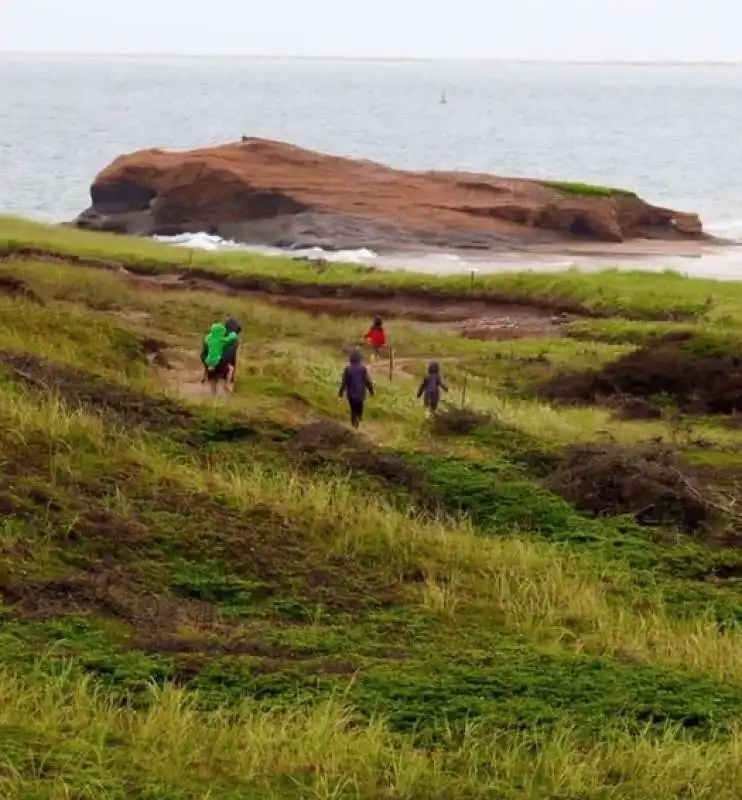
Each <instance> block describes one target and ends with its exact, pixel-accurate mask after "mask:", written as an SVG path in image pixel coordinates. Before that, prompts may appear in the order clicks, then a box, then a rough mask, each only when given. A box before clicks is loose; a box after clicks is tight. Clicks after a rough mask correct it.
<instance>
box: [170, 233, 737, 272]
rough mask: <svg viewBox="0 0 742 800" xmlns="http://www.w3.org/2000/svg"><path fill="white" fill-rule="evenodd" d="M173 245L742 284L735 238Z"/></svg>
mask: <svg viewBox="0 0 742 800" xmlns="http://www.w3.org/2000/svg"><path fill="white" fill-rule="evenodd" d="M155 238H156V239H157V240H158V241H161V242H164V243H166V244H169V245H171V246H176V247H185V248H187V249H194V250H206V251H211V252H225V253H226V252H248V253H249V252H252V253H256V254H260V255H266V256H272V257H277V258H292V259H295V260H303V261H315V262H319V263H337V264H352V265H356V266H362V267H367V268H370V269H378V270H383V271H393V270H403V271H407V272H418V273H421V274H428V275H431V274H437V275H457V274H461V273H470V272H475V273H482V274H492V273H497V272H563V271H565V270H569V269H578V270H580V271H584V272H600V271H604V270H609V269H618V270H626V271H632V270H639V271H646V272H664V271H668V270H671V271H675V272H679V273H681V274H684V275H687V276H688V277H697V278H704V277H706V278H713V279H716V280H742V242H741V241H736V240H721V239H717V240H714V241H708V240H706V241H698V242H693V241H687V242H676V241H674V242H668V241H663V240H634V241H630V242H622V243H616V244H606V243H600V242H585V243H570V244H568V245H566V246H565V245H564V244H557V243H554V244H545V245H532V246H523V247H509V248H506V249H502V250H497V251H486V252H484V251H481V250H470V251H466V250H453V249H447V250H446V249H441V248H404V249H400V248H398V249H389V250H386V249H384V250H381V249H379V250H373V249H370V248H364V247H359V248H349V249H341V250H324V249H323V248H320V247H311V248H301V249H294V250H290V249H280V248H274V247H267V246H262V245H249V244H243V243H239V242H230V241H225V240H223V239H220V238H219V237H214V236H208V235H207V234H182V235H180V236H176V237H155Z"/></svg>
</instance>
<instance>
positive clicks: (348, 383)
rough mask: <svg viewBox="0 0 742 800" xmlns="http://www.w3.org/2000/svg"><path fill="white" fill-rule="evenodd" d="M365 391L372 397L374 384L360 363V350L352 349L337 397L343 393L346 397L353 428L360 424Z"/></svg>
mask: <svg viewBox="0 0 742 800" xmlns="http://www.w3.org/2000/svg"><path fill="white" fill-rule="evenodd" d="M366 392H368V393H369V394H370V395H371V396H372V397H373V395H374V385H373V383H372V382H371V378H370V377H369V374H368V370H367V369H366V367H365V366H364V365H363V364H362V363H361V354H360V352H359V351H358V350H354V351H353V352H352V353H351V354H350V362H349V363H348V365H347V366H346V367H345V369H344V370H343V377H342V380H341V381H340V392H339V393H338V397H343V395H345V396H347V398H348V406H349V408H350V424H351V425H352V426H353V427H354V428H357V427H358V426H359V425H360V423H361V419H362V418H363V404H364V403H365V402H366Z"/></svg>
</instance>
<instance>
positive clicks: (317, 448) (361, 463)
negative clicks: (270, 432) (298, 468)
mask: <svg viewBox="0 0 742 800" xmlns="http://www.w3.org/2000/svg"><path fill="white" fill-rule="evenodd" d="M288 446H289V448H290V450H291V452H292V453H293V454H294V455H295V456H296V457H297V458H298V459H299V460H300V462H301V463H302V466H304V467H309V468H311V467H316V466H321V465H325V464H335V465H338V466H346V467H350V468H351V469H354V470H357V471H359V472H364V473H366V474H367V475H372V476H374V477H377V478H381V479H382V480H383V481H385V482H386V483H390V484H393V485H397V486H403V487H405V488H406V489H407V490H408V491H410V492H412V493H414V494H417V495H420V496H423V497H424V496H425V495H426V494H427V493H426V482H425V476H424V473H423V472H422V471H421V470H418V469H416V468H414V467H412V466H410V465H409V464H407V463H406V462H405V460H404V459H403V458H402V457H401V456H399V455H397V454H396V453H392V452H389V451H387V450H384V449H382V448H380V447H378V446H376V445H374V444H373V443H371V442H369V441H368V440H366V439H364V438H363V437H361V436H359V435H358V434H356V433H354V432H353V431H350V430H348V429H347V428H345V427H344V426H343V425H340V424H339V423H337V422H333V421H331V420H321V421H319V422H312V423H309V424H308V425H304V426H302V427H301V428H299V429H298V430H297V431H296V435H295V436H294V438H293V439H292V440H291V441H290V442H288Z"/></svg>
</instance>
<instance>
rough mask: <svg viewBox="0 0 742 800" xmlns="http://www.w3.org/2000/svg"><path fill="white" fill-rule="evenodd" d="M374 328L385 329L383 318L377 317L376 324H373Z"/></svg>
mask: <svg viewBox="0 0 742 800" xmlns="http://www.w3.org/2000/svg"><path fill="white" fill-rule="evenodd" d="M372 327H374V328H383V327H384V322H383V321H382V319H381V317H375V318H374V324H373V326H372Z"/></svg>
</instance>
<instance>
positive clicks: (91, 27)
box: [0, 0, 742, 61]
mask: <svg viewBox="0 0 742 800" xmlns="http://www.w3.org/2000/svg"><path fill="white" fill-rule="evenodd" d="M0 50H2V51H11V52H28V51H31V52H77V53H152V54H155V53H162V54H224V55H232V54H235V55H236V54H240V55H277V54H280V55H295V56H323V55H326V56H355V57H374V56H380V57H400V56H403V57H444V58H466V57H469V58H515V59H558V60H574V61H582V60H598V61H605V60H641V61H742V0H366V2H359V0H274V1H273V2H270V1H269V2H264V1H263V0H208V2H206V1H204V2H200V1H198V0H125V1H124V2H118V3H116V2H114V3H108V2H103V1H102V0H0Z"/></svg>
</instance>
